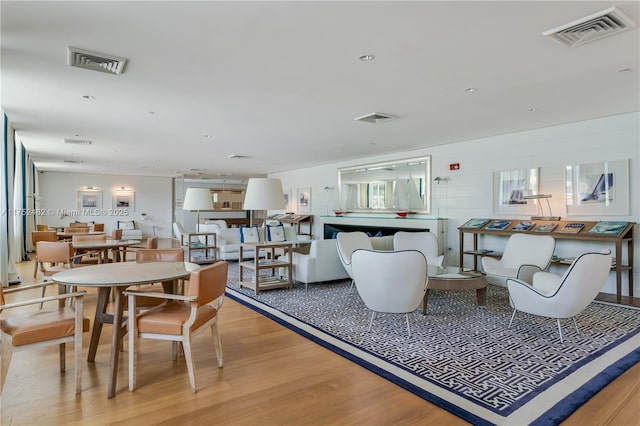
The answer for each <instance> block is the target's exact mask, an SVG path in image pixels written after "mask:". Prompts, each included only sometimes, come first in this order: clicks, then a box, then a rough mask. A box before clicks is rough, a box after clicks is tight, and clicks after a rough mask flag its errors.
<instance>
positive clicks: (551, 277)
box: [533, 272, 562, 295]
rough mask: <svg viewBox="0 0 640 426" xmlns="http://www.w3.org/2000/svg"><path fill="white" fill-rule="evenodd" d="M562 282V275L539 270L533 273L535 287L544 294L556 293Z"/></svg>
mask: <svg viewBox="0 0 640 426" xmlns="http://www.w3.org/2000/svg"><path fill="white" fill-rule="evenodd" d="M560 284H562V277H561V276H559V275H556V274H552V273H550V272H538V273H536V274H534V275H533V288H535V289H536V290H538V291H539V292H540V293H543V294H548V295H551V294H555V292H556V291H557V290H558V288H560Z"/></svg>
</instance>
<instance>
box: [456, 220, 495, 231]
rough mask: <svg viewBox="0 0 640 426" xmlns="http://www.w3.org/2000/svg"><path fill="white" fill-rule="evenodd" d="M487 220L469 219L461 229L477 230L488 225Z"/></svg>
mask: <svg viewBox="0 0 640 426" xmlns="http://www.w3.org/2000/svg"><path fill="white" fill-rule="evenodd" d="M489 220H490V219H470V220H468V221H467V222H466V223H465V224H464V225H462V226H461V228H473V229H479V228H482V227H483V226H484V225H486V224H487V223H489Z"/></svg>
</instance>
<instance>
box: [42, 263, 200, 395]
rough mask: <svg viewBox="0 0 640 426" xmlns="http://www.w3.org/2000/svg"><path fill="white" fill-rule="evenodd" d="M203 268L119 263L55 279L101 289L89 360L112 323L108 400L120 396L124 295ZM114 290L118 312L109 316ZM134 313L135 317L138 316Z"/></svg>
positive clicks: (61, 274) (69, 271)
mask: <svg viewBox="0 0 640 426" xmlns="http://www.w3.org/2000/svg"><path fill="white" fill-rule="evenodd" d="M199 267H200V265H197V264H195V263H189V262H147V263H137V262H116V263H103V264H99V265H92V266H83V267H81V268H71V269H67V270H65V271H61V272H58V273H57V274H54V275H52V276H51V278H52V279H53V281H55V282H57V283H58V284H60V285H64V286H78V287H95V288H97V289H98V300H97V303H96V312H95V315H94V320H93V329H92V331H91V343H90V344H89V354H88V356H87V361H89V362H94V361H95V357H96V352H97V350H98V342H99V341H100V333H101V332H102V324H112V325H113V327H112V328H113V330H112V333H111V357H110V362H109V367H110V368H109V381H108V389H107V398H113V397H114V396H115V394H116V379H117V377H118V355H119V354H118V350H119V348H120V344H121V341H122V339H123V338H124V336H125V334H126V325H125V324H126V323H125V322H124V321H123V311H124V298H123V295H122V292H123V291H125V290H126V289H127V287H130V286H135V285H141V284H151V283H156V282H162V281H170V280H178V279H187V278H189V275H190V274H191V272H192V271H194V270H196V269H198V268H199ZM112 289H113V291H114V293H115V297H114V310H113V314H108V313H107V304H108V302H109V294H110V293H111V290H112ZM132 314H133V315H135V313H132Z"/></svg>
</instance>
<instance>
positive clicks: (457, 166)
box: [449, 163, 460, 170]
mask: <svg viewBox="0 0 640 426" xmlns="http://www.w3.org/2000/svg"><path fill="white" fill-rule="evenodd" d="M449 170H460V163H451V164H449Z"/></svg>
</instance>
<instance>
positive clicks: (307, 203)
mask: <svg viewBox="0 0 640 426" xmlns="http://www.w3.org/2000/svg"><path fill="white" fill-rule="evenodd" d="M296 201H297V203H298V209H297V213H311V188H308V187H307V188H298V190H297V193H296Z"/></svg>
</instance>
